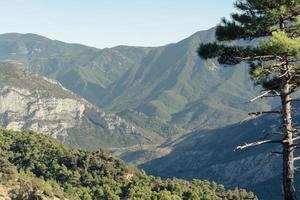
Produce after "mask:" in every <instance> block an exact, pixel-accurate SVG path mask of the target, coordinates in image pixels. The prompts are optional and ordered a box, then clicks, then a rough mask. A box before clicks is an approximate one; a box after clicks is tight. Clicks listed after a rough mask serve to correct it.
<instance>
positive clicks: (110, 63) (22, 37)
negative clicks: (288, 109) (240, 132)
mask: <svg viewBox="0 0 300 200" xmlns="http://www.w3.org/2000/svg"><path fill="white" fill-rule="evenodd" d="M213 40H214V29H210V30H207V31H200V32H197V33H195V34H194V35H192V36H191V37H189V38H187V39H184V40H182V41H180V42H178V43H174V44H169V45H166V46H162V47H152V48H146V47H128V46H118V47H114V48H106V49H96V48H91V47H86V46H83V45H78V44H67V43H63V42H59V41H55V40H50V39H47V38H44V37H42V36H38V35H34V34H16V33H10V34H2V35H0V46H1V48H0V59H3V60H15V61H19V62H22V63H25V64H24V66H26V68H27V69H29V70H30V71H32V72H34V73H38V74H41V75H44V76H47V77H50V78H53V79H56V80H58V81H59V82H60V83H61V84H62V85H63V86H64V87H66V88H67V89H69V90H71V91H73V92H74V93H76V94H79V95H81V96H83V97H84V98H85V99H87V100H89V101H90V102H92V103H94V104H96V105H97V106H100V107H101V108H103V109H104V110H106V111H110V112H114V113H118V114H120V113H121V114H122V115H124V116H128V115H130V116H131V117H130V119H131V120H134V119H137V118H139V116H140V115H137V116H135V117H134V116H133V114H134V113H142V114H143V115H145V116H146V118H147V117H148V118H149V117H150V118H153V119H154V120H156V121H161V122H162V123H164V124H170V123H171V124H176V125H177V126H178V127H183V128H185V129H190V130H191V129H192V130H194V129H207V128H217V127H220V126H225V125H228V124H232V123H235V122H237V121H239V120H241V119H242V118H243V117H244V115H245V114H246V113H247V112H249V111H252V110H253V109H258V108H262V107H264V108H268V107H269V105H268V104H267V103H254V104H247V103H246V102H247V101H248V100H249V99H250V98H252V97H253V96H255V95H256V93H257V89H255V88H254V87H253V85H252V83H251V81H250V80H249V77H248V69H247V68H246V67H245V66H238V67H233V68H226V69H224V68H223V66H219V65H218V64H217V62H216V61H215V60H209V61H204V60H202V59H200V58H199V57H198V56H197V55H196V50H197V48H198V46H199V44H200V43H201V42H203V43H206V42H211V41H213ZM132 111H134V112H132ZM126 112H130V113H129V114H126ZM146 118H145V120H144V121H143V120H141V119H139V120H135V121H132V122H134V123H136V124H137V123H139V125H141V126H144V125H145V124H147V121H146ZM162 126H164V125H163V124H162Z"/></svg>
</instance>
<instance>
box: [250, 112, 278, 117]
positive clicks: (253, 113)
mask: <svg viewBox="0 0 300 200" xmlns="http://www.w3.org/2000/svg"><path fill="white" fill-rule="evenodd" d="M263 114H281V111H261V112H251V113H249V114H248V115H249V116H252V117H257V116H259V115H263Z"/></svg>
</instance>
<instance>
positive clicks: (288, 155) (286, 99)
mask: <svg viewBox="0 0 300 200" xmlns="http://www.w3.org/2000/svg"><path fill="white" fill-rule="evenodd" d="M286 70H287V71H288V70H289V69H288V65H286ZM289 79H290V74H289V73H287V74H286V75H285V76H284V77H282V83H281V106H282V130H283V141H284V142H283V190H284V199H285V200H296V199H297V198H296V190H295V177H294V176H295V175H294V174H295V168H294V150H295V149H294V146H293V135H294V134H293V125H292V112H291V94H290V91H291V86H290V84H289Z"/></svg>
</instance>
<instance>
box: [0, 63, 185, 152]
mask: <svg viewBox="0 0 300 200" xmlns="http://www.w3.org/2000/svg"><path fill="white" fill-rule="evenodd" d="M0 126H1V127H4V128H8V129H13V130H33V131H36V132H41V133H44V134H47V135H50V136H52V137H54V138H58V139H60V140H61V141H63V142H64V143H67V144H71V145H72V146H75V147H79V148H85V149H98V148H99V147H106V148H113V147H127V146H132V145H136V144H157V143H158V144H159V143H161V142H162V141H164V139H165V137H167V135H164V133H163V132H162V130H158V129H156V130H155V129H152V130H150V129H149V130H146V129H143V128H140V127H139V126H137V125H135V124H131V123H128V122H127V121H126V120H124V119H122V118H121V117H119V116H116V115H114V114H107V113H105V112H104V111H102V110H101V109H99V108H98V107H97V106H94V105H93V104H91V103H89V102H88V101H86V100H85V99H83V98H81V97H79V96H77V95H75V94H74V93H72V92H70V91H69V90H67V89H65V88H64V87H62V86H61V85H60V84H59V83H58V82H57V81H54V80H52V79H48V78H45V77H42V76H39V75H35V74H32V73H30V72H28V71H26V70H24V66H22V65H21V64H18V63H15V62H0ZM172 130H173V129H172ZM176 133H180V132H179V130H178V131H176V130H175V129H174V130H173V131H172V134H176Z"/></svg>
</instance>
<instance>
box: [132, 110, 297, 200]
mask: <svg viewBox="0 0 300 200" xmlns="http://www.w3.org/2000/svg"><path fill="white" fill-rule="evenodd" d="M294 106H295V110H294V119H295V120H294V126H295V128H299V127H300V114H299V113H300V104H296V105H294ZM279 125H280V118H279V117H278V116H277V115H276V114H275V115H270V116H261V117H259V118H256V119H253V120H249V121H246V122H243V123H240V124H235V125H230V126H227V127H224V128H218V129H215V130H207V131H200V132H199V131H198V132H194V133H191V134H189V135H187V136H184V137H183V138H180V139H178V140H177V141H176V140H175V141H173V142H170V143H169V144H166V145H165V146H162V147H161V148H168V149H169V152H170V153H169V154H167V155H165V156H164V157H161V158H158V159H156V160H152V161H150V162H148V163H145V164H143V165H141V166H140V168H141V169H144V170H145V171H146V172H147V173H150V174H153V175H159V176H162V177H165V178H166V177H174V176H175V177H178V178H185V179H193V178H199V179H207V180H216V181H217V182H220V183H222V184H224V185H226V186H228V187H235V186H238V187H243V188H247V189H249V190H252V191H254V192H255V193H256V194H257V195H258V196H259V197H260V198H261V199H274V200H277V199H282V198H281V195H282V192H281V187H280V186H281V171H282V169H281V163H282V161H281V155H278V154H272V152H280V150H281V146H280V145H279V144H278V145H277V144H266V145H263V146H260V147H253V148H249V149H245V150H240V151H234V149H235V148H236V147H237V146H238V145H241V144H244V143H250V142H254V141H259V140H264V139H265V138H268V139H269V138H273V139H276V138H277V139H278V138H280V137H281V135H280V134H279V132H280V130H279V128H278V127H279ZM145 153H146V152H145ZM131 158H134V157H131ZM127 159H130V156H129V155H127ZM299 178H300V176H298V174H297V179H296V180H299Z"/></svg>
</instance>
